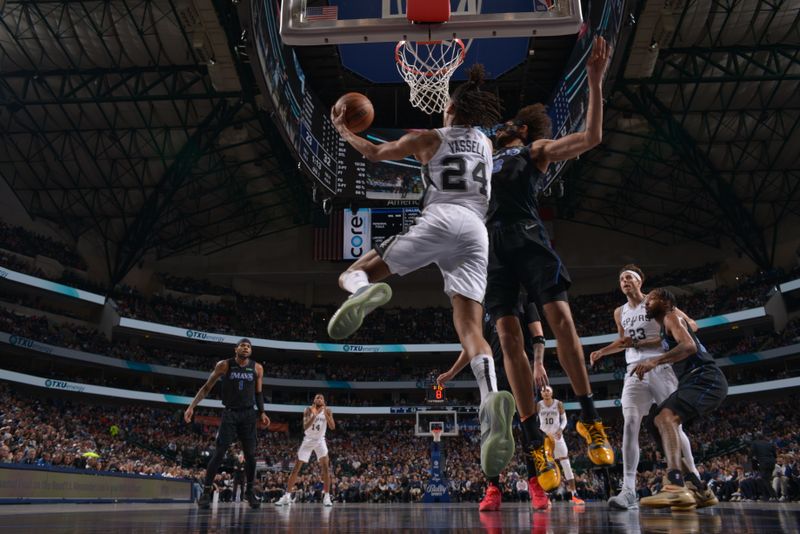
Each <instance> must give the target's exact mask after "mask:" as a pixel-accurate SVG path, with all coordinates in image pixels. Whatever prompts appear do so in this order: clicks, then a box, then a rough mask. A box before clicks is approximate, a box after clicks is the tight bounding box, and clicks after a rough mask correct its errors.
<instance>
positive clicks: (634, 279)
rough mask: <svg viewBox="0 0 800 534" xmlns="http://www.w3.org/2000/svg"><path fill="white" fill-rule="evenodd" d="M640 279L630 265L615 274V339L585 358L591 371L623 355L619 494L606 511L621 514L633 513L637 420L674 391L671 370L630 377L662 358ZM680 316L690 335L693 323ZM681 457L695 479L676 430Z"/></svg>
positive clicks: (686, 446) (657, 331) (687, 445)
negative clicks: (618, 300)
mask: <svg viewBox="0 0 800 534" xmlns="http://www.w3.org/2000/svg"><path fill="white" fill-rule="evenodd" d="M643 283H644V273H643V272H642V270H641V269H639V267H637V266H636V265H632V264H629V265H626V266H624V267H623V268H622V269H620V272H619V286H620V289H621V290H622V293H623V294H624V295H625V297H627V299H628V302H626V303H625V304H623V305H622V306H620V307H619V308H617V309H616V310H614V321H615V322H616V324H617V331H618V333H619V339H617V340H615V341H613V342H612V343H611V344H609V345H607V346H605V347H603V348H602V349H599V350H596V351H594V352H592V353H591V355H590V361H591V364H592V365H594V364H595V363H596V362H598V361H599V360H600V359H601V358H603V357H604V356H607V355H609V354H613V353H616V352H620V351H622V350H625V362H626V364H627V369H628V371H627V372H626V373H625V383H624V385H623V386H622V415H623V418H624V429H623V433H622V469H623V483H622V491H621V492H620V493H619V494H617V495H615V496H613V497H611V498H610V499H609V501H608V504H609V506H611V507H612V508H618V509H623V510H632V509H636V508H638V507H639V505H638V503H637V499H636V468H637V466H638V465H639V431H640V429H641V424H642V419H643V418H644V417H645V416H646V415H647V414H648V413H649V412H650V407H651V406H652V405H653V404H654V403H655V404H661V403H662V402H663V401H664V400H666V398H667V397H669V396H670V395H671V394H672V392H674V391H675V390H676V389H677V388H678V379H677V377H676V376H675V372H674V371H673V370H672V366H671V365H669V364H665V365H660V366H658V367H656V368H655V369H653V370H652V371H651V372H649V373H647V374H646V375H644V377H643V378H642V379H639V377H637V376H636V375H631V373H630V371H631V370H632V369H633V368H635V367H636V365H637V364H638V363H639V362H640V361H643V360H648V359H650V358H656V357H658V356H661V355H662V354H663V353H664V350H663V348H662V345H661V334H660V333H661V327H660V326H659V325H658V323H657V322H656V321H654V320H651V319H649V318H648V317H647V312H646V310H645V307H644V301H645V297H646V295H645V294H644V293H642V284H643ZM676 311H677V312H678V313H680V314H681V316H682V317H684V318H685V319H686V321H687V323H688V324H689V325H690V327H691V328H692V329H693V330H696V329H697V323H695V322H694V321H693V320H692V319H690V318H689V317H687V316H686V314H684V313H683V312H681V311H680V310H676ZM680 439H681V452H682V454H683V461H684V468H685V469H687V470H688V471H690V472H693V473H694V474H695V475H698V476H699V473H698V472H697V468H696V467H695V465H694V457H693V456H692V446H691V443H690V442H689V438H688V437H687V436H686V434H685V433H684V432H683V429H681V430H680Z"/></svg>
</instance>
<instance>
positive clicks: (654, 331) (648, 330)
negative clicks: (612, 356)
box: [620, 300, 664, 364]
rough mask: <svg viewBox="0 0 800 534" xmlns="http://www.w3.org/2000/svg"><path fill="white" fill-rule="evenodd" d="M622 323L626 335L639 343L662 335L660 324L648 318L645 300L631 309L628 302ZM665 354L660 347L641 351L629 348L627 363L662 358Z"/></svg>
mask: <svg viewBox="0 0 800 534" xmlns="http://www.w3.org/2000/svg"><path fill="white" fill-rule="evenodd" d="M620 323H621V324H622V330H623V331H624V332H625V335H626V336H627V337H630V338H632V339H635V340H637V341H644V340H645V339H648V338H649V339H653V338H657V337H659V336H660V334H661V327H660V326H658V323H657V322H655V320H653V319H648V318H647V310H646V309H645V307H644V300H643V301H642V302H640V303H639V305H638V306H636V307H631V305H630V304H629V303H627V302H626V303H625V304H623V305H622V313H620ZM663 353H664V350H663V349H662V347H659V346H656V347H648V348H640V349H635V348H633V347H629V348H627V349H625V363H627V364H632V363H636V362H639V361H641V360H648V359H650V358H655V357H656V356H661V354H663Z"/></svg>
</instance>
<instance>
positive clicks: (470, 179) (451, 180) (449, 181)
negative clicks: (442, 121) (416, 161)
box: [422, 126, 492, 220]
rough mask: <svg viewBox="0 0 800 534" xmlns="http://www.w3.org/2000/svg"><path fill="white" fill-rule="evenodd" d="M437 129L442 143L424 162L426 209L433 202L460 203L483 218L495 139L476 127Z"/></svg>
mask: <svg viewBox="0 0 800 534" xmlns="http://www.w3.org/2000/svg"><path fill="white" fill-rule="evenodd" d="M434 131H435V132H436V133H437V134H438V135H439V137H440V138H441V140H442V144H441V145H440V146H439V150H437V151H436V154H434V155H433V157H432V158H431V160H430V161H429V162H428V163H427V164H426V165H423V166H422V179H423V180H424V181H425V186H426V188H425V196H424V197H423V202H422V207H423V209H424V208H425V207H427V206H429V205H431V204H457V205H459V206H464V207H465V208H468V209H470V210H472V211H473V212H475V214H476V215H478V217H480V218H481V220H484V219H485V218H486V210H487V209H488V207H489V195H490V194H491V190H492V142H491V141H490V140H489V138H488V137H486V135H484V134H483V132H481V131H480V130H478V129H477V128H467V127H459V126H451V127H449V128H439V129H437V130H434Z"/></svg>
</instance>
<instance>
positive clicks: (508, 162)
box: [486, 36, 614, 509]
mask: <svg viewBox="0 0 800 534" xmlns="http://www.w3.org/2000/svg"><path fill="white" fill-rule="evenodd" d="M609 54H610V51H609V47H608V44H607V43H606V41H605V40H604V39H603V38H602V37H599V36H598V37H595V39H594V42H593V44H592V51H591V54H590V57H589V59H588V60H587V62H586V76H587V79H588V85H589V106H588V109H587V112H586V129H585V130H584V131H581V132H576V133H573V134H569V135H565V136H564V137H560V138H558V139H550V136H552V126H551V123H550V118H549V116H548V115H547V109H546V108H545V107H544V105H542V104H533V105H530V106H525V107H524V108H522V109H520V110H519V112H518V113H517V115H516V117H514V119H512V120H510V121H508V122H507V123H506V124H505V125H504V126H503V127H502V128H501V129H500V130H499V131H498V132H497V136H496V144H497V147H498V149H497V151H496V152H495V154H494V168H493V170H492V173H493V182H494V184H493V187H492V202H491V205H490V208H489V212H488V217H487V223H486V225H487V228H488V230H489V254H490V255H489V270H488V288H487V291H486V309H487V311H488V312H489V313H490V314H491V316H492V319H494V320H495V322H496V324H497V333H498V335H499V338H500V343H501V344H502V346H503V354H504V363H505V369H506V374H507V375H508V379H509V382H510V383H511V389H512V391H513V392H514V399H515V400H516V402H517V410H518V412H519V415H520V421H521V426H522V445H523V447H524V448H525V454H526V455H531V456H533V458H534V463H535V465H536V470H537V472H536V475H537V477H536V479H534V480H532V481H531V483H530V494H531V501H532V503H533V507H534V508H535V509H544V508H546V507H547V506H548V505H549V501H548V499H547V495H545V492H546V491H550V490H553V489H555V488H557V487H558V486H559V485H560V484H561V478H560V474H559V472H558V468H557V467H556V466H555V464H554V462H553V461H552V459H551V458H548V455H547V453H546V451H545V448H544V436H543V435H542V433H541V431H540V430H539V427H538V425H537V423H536V417H535V415H536V401H535V397H534V387H533V384H534V382H536V384H537V385H543V384H546V383H547V373H546V371H545V368H544V365H540V364H535V365H534V367H533V373H531V368H530V366H529V365H528V362H527V360H526V358H525V355H524V353H523V344H522V331H521V329H520V326H519V322H518V321H517V320H516V318H515V317H514V308H515V306H516V303H517V298H518V295H519V293H520V288H521V287H523V288H524V289H525V292H526V293H527V294H528V298H529V299H530V300H531V301H534V302H536V304H537V306H538V307H540V308H541V309H542V310H543V312H544V318H545V320H546V321H547V324H548V325H549V326H550V329H551V330H552V331H553V335H554V337H555V339H556V349H557V353H558V361H559V363H560V364H561V367H562V368H563V369H564V371H565V372H566V373H567V376H568V377H569V380H570V383H571V384H572V389H573V391H574V392H575V395H576V396H577V399H578V402H579V403H580V406H581V413H580V419H579V421H578V424H577V431H578V433H579V434H580V435H581V436H582V437H583V439H584V440H585V441H586V443H587V449H588V450H587V454H588V456H589V459H590V460H591V461H592V463H594V464H596V465H611V464H613V463H614V450H613V449H612V448H611V446H610V445H609V442H608V437H607V436H606V433H605V428H604V427H603V422H602V421H601V419H600V415H599V414H598V413H597V409H596V407H595V405H594V399H593V396H592V386H591V384H590V382H589V375H588V373H587V371H586V362H585V357H584V352H583V347H582V346H581V341H580V338H579V337H578V332H577V330H576V328H575V322H574V321H573V319H572V312H571V311H570V307H569V298H568V295H567V290H568V288H569V286H570V284H571V281H570V277H569V273H568V272H567V269H566V268H565V267H564V264H563V262H562V261H561V258H560V257H559V256H558V254H557V253H556V251H555V250H553V247H552V245H551V243H550V238H549V237H548V235H547V230H546V228H545V227H544V224H543V223H542V220H541V217H540V215H539V206H538V202H537V196H538V195H539V193H540V192H541V190H542V188H543V187H544V186H545V184H546V183H547V173H548V169H549V167H550V164H551V163H554V162H557V161H563V160H567V159H572V158H576V157H578V156H580V155H581V154H583V153H584V152H586V151H588V150H591V149H592V148H593V147H595V146H597V144H599V143H600V141H601V139H602V136H603V129H602V128H603V102H602V93H603V88H602V83H603V75H604V74H605V71H606V69H607V67H608V59H609Z"/></svg>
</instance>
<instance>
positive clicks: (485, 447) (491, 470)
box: [478, 391, 517, 477]
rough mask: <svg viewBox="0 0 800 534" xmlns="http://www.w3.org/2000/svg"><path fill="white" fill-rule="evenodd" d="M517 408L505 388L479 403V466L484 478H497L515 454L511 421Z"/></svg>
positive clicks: (490, 394)
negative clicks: (481, 404) (480, 404)
mask: <svg viewBox="0 0 800 534" xmlns="http://www.w3.org/2000/svg"><path fill="white" fill-rule="evenodd" d="M516 411H517V408H516V406H515V403H514V397H513V395H511V393H509V392H508V391H498V392H492V393H489V396H488V397H487V399H486V402H485V403H484V405H483V406H481V409H480V412H479V413H478V419H479V420H480V422H481V469H482V470H483V473H484V474H485V475H486V476H487V477H496V476H498V475H499V474H500V472H501V471H503V469H505V467H506V466H507V465H508V462H510V461H511V458H513V456H514V448H515V443H514V434H513V432H512V430H511V423H512V421H513V419H514V414H515V413H516Z"/></svg>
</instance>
